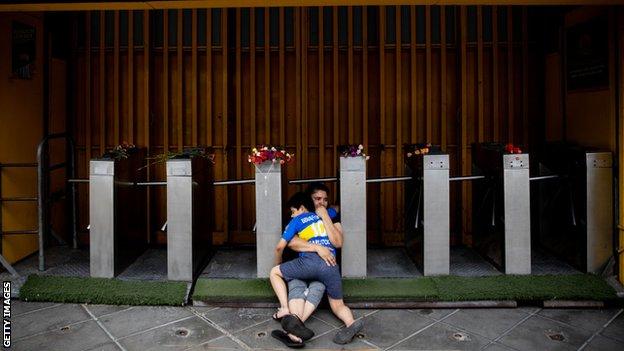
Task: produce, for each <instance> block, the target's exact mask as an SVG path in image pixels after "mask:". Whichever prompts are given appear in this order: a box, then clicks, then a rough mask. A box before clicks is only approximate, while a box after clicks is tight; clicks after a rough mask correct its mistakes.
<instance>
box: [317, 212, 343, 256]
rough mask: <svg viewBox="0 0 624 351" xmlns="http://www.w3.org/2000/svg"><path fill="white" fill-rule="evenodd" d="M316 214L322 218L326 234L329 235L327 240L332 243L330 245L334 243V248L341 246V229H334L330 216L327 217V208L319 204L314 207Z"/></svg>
mask: <svg viewBox="0 0 624 351" xmlns="http://www.w3.org/2000/svg"><path fill="white" fill-rule="evenodd" d="M316 214H317V215H318V216H319V217H320V218H321V219H322V220H323V225H324V226H325V229H326V230H327V236H328V237H329V241H330V242H331V243H332V245H334V247H335V248H341V247H342V231H339V230H338V229H336V226H335V225H334V223H333V222H332V220H331V218H329V214H328V213H327V209H326V208H325V207H323V206H319V207H317V208H316Z"/></svg>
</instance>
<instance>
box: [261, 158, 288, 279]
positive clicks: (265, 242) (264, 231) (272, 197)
mask: <svg viewBox="0 0 624 351" xmlns="http://www.w3.org/2000/svg"><path fill="white" fill-rule="evenodd" d="M283 210H284V209H283V208H282V167H281V165H280V164H279V162H275V163H273V162H271V161H266V162H264V163H262V164H260V165H256V269H257V275H258V278H267V277H268V276H269V272H270V270H271V268H272V267H273V266H274V265H275V262H274V255H273V253H274V251H275V245H276V244H277V242H278V241H279V239H280V237H281V235H282V212H283Z"/></svg>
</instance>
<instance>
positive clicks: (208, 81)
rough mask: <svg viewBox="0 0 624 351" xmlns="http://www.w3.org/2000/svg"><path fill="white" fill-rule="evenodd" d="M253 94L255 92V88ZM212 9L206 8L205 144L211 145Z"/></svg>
mask: <svg viewBox="0 0 624 351" xmlns="http://www.w3.org/2000/svg"><path fill="white" fill-rule="evenodd" d="M252 90H254V94H255V89H252ZM212 116H213V113H212V10H211V9H206V144H207V145H208V146H213V145H212V133H213V131H212Z"/></svg>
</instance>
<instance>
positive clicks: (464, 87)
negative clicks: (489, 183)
mask: <svg viewBox="0 0 624 351" xmlns="http://www.w3.org/2000/svg"><path fill="white" fill-rule="evenodd" d="M460 17H461V18H460V32H461V43H460V56H461V58H460V71H461V82H460V84H461V88H460V94H461V123H460V128H461V142H460V145H459V147H460V152H461V157H460V160H461V167H460V169H461V171H460V172H461V174H462V175H466V174H468V152H467V151H468V147H467V146H468V145H467V144H468V138H467V134H466V133H467V129H468V125H467V123H466V122H467V120H468V84H467V83H468V82H467V67H466V66H467V64H466V61H467V48H466V41H467V36H468V33H467V28H468V27H467V25H466V6H461V7H460ZM461 198H462V232H463V233H465V232H466V231H467V230H468V228H467V225H468V218H467V212H466V211H467V209H468V205H469V203H468V197H467V186H466V182H463V183H462V190H461Z"/></svg>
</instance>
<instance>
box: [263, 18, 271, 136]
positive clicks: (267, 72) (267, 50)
mask: <svg viewBox="0 0 624 351" xmlns="http://www.w3.org/2000/svg"><path fill="white" fill-rule="evenodd" d="M269 9H270V8H269V7H265V8H264V143H265V144H270V143H271V61H270V60H271V46H270V40H271V35H270V31H271V27H270V25H269V24H270V20H271V18H270V17H269Z"/></svg>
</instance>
